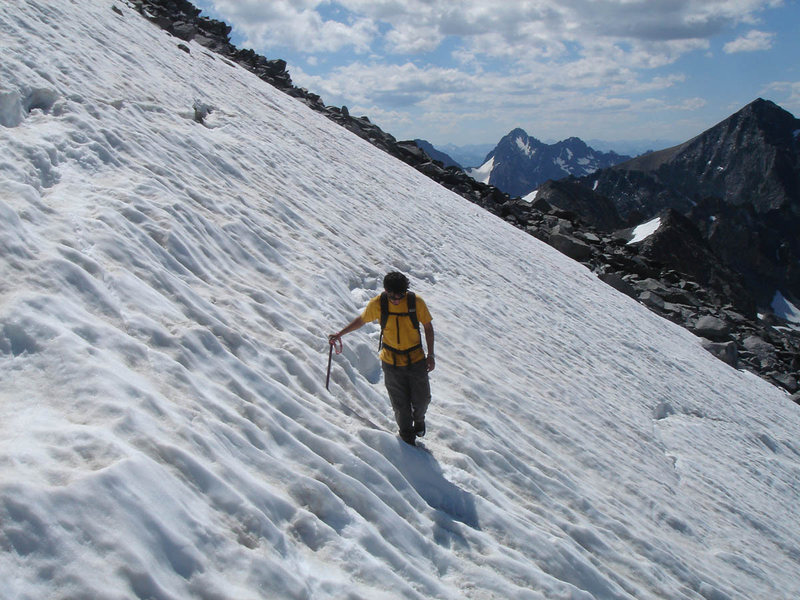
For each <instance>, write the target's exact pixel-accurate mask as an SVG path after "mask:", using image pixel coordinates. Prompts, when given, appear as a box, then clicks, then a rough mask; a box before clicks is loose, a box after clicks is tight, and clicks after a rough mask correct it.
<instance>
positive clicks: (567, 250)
mask: <svg viewBox="0 0 800 600" xmlns="http://www.w3.org/2000/svg"><path fill="white" fill-rule="evenodd" d="M549 243H550V245H551V246H552V247H553V248H555V249H556V250H558V251H559V252H561V253H562V254H566V255H567V256H569V257H570V258H571V259H573V260H578V261H580V260H586V259H587V258H589V257H591V256H592V247H591V246H589V245H588V244H585V243H584V242H581V241H580V240H577V239H575V238H573V237H567V236H566V235H563V234H560V233H556V234H553V235H551V236H550V240H549Z"/></svg>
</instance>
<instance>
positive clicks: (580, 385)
mask: <svg viewBox="0 0 800 600" xmlns="http://www.w3.org/2000/svg"><path fill="white" fill-rule="evenodd" d="M112 7H113V8H116V9H118V10H119V11H120V12H121V14H119V13H118V12H115V11H114V10H112ZM0 35H2V42H3V45H2V56H3V60H2V62H0V86H2V87H0V115H2V126H0V148H2V149H3V150H2V155H0V213H2V215H1V216H0V257H1V258H0V549H2V553H1V554H0V582H2V589H0V596H1V597H2V598H4V599H10V600H20V599H37V600H38V599H42V598H48V599H67V598H70V599H72V598H93V599H106V598H108V599H112V598H113V599H115V600H116V599H122V598H141V599H145V598H147V599H186V598H203V599H231V600H234V599H235V600H243V599H257V598H293V599H294V598H311V599H329V598H330V599H341V598H351V599H356V598H363V599H369V600H372V599H388V598H409V599H412V598H418V599H423V598H443V599H461V598H498V599H508V598H547V599H551V598H570V599H575V600H577V599H581V600H583V599H590V598H596V599H601V598H603V599H605V598H615V599H616V598H620V599H622V598H627V599H631V598H636V599H663V598H685V599H700V598H706V599H724V598H737V599H739V598H740V599H754V598H769V599H784V598H785V599H793V598H796V597H797V596H798V594H799V593H800V577H798V574H799V573H800V568H799V567H800V530H798V527H797V523H798V522H800V518H799V517H800V515H798V502H797V498H798V490H799V489H800V482H799V481H798V478H799V477H800V443H798V442H797V431H798V427H800V417H799V416H798V410H797V406H795V405H794V404H792V403H791V402H790V401H789V399H788V397H787V396H786V395H785V394H783V393H782V392H780V391H778V390H777V389H776V388H774V387H771V386H769V385H768V384H766V383H765V382H764V381H762V380H760V379H758V378H756V377H755V376H753V375H750V374H747V373H742V372H737V371H735V370H732V369H730V368H729V367H727V366H726V365H725V364H723V363H722V362H720V361H718V360H716V359H715V358H713V357H712V356H711V355H710V354H708V353H706V352H705V351H704V350H703V349H702V348H701V346H700V343H699V341H698V340H697V339H696V338H695V337H693V336H692V335H691V334H689V333H688V332H686V331H685V330H683V329H680V328H678V327H677V326H674V325H672V324H670V323H668V322H666V321H663V320H661V319H659V318H657V317H656V316H655V315H653V314H652V313H650V312H648V311H647V310H646V309H644V308H642V307H641V306H639V305H638V304H636V303H635V302H633V301H632V300H631V299H629V298H627V297H626V296H623V295H620V294H618V293H616V292H615V291H614V290H613V289H612V288H611V287H609V286H606V285H604V284H602V283H600V282H599V281H598V280H597V279H596V278H595V277H594V276H593V275H592V274H591V273H590V272H589V271H587V270H586V269H585V268H584V267H582V266H580V265H578V264H577V263H574V262H572V261H570V260H568V259H566V258H565V257H564V256H562V255H560V254H558V253H556V252H555V251H554V250H552V249H551V248H549V247H548V246H546V245H544V244H542V243H540V242H539V241H537V240H536V239H534V238H533V237H530V236H527V235H525V234H524V233H522V232H521V231H519V230H517V229H514V228H512V227H510V226H508V225H507V224H505V223H504V222H503V221H502V220H500V219H497V218H495V217H492V216H490V215H488V214H486V213H484V212H482V211H481V210H480V209H479V208H477V207H475V206H473V205H470V204H469V203H467V202H465V201H464V200H462V199H461V198H459V197H457V196H455V195H453V194H451V193H449V192H447V191H446V190H444V189H443V188H441V187H438V186H437V185H435V184H434V183H432V182H431V181H429V180H427V179H426V178H424V177H423V176H421V175H419V174H418V173H417V172H415V171H414V170H412V169H409V168H407V167H406V166H404V165H402V164H401V163H399V162H397V161H395V160H394V159H392V158H391V157H389V156H388V155H385V154H383V153H381V152H380V151H378V150H376V149H374V148H373V147H371V146H370V145H369V144H367V143H365V142H363V141H362V140H360V139H358V138H356V137H355V136H352V135H350V134H349V133H348V132H346V131H345V130H344V129H342V128H340V127H338V126H336V125H334V124H333V123H331V122H329V121H327V120H325V119H324V118H322V117H320V116H318V115H317V114H315V113H313V112H312V111H310V110H308V109H307V108H306V107H305V106H303V105H302V104H300V103H298V102H296V101H294V100H293V99H291V98H289V97H288V96H285V95H283V94H281V93H279V92H277V91H276V90H274V89H272V88H270V87H269V86H267V85H266V84H263V83H262V82H260V81H259V80H257V79H256V78H255V77H253V76H252V75H251V74H249V73H247V72H246V71H244V70H242V69H240V68H238V67H235V66H233V65H232V64H230V63H228V62H227V61H225V60H223V59H222V58H220V57H218V56H214V55H212V54H210V53H209V52H207V51H206V50H204V49H203V48H202V47H200V46H198V45H196V44H193V43H190V44H188V45H189V47H190V49H191V53H190V54H188V53H186V52H183V51H181V50H180V49H179V48H178V47H177V43H178V40H176V39H174V38H171V37H170V36H168V35H167V34H165V33H164V32H162V31H161V30H158V29H157V28H155V27H154V26H152V25H150V24H149V23H147V22H146V21H144V20H143V19H141V17H139V16H138V15H137V14H136V13H134V12H133V11H132V10H130V9H129V8H128V7H127V6H126V5H125V4H124V3H121V2H115V1H112V0H93V1H92V2H71V1H68V0H47V1H46V2H45V1H44V0H41V1H33V0H29V1H22V0H11V1H10V2H6V3H5V6H4V10H3V11H0ZM195 106H197V107H198V108H199V109H200V112H201V113H202V114H206V113H207V117H206V118H205V120H204V123H202V124H201V123H198V122H196V121H195V120H194V116H195ZM204 107H205V108H204ZM207 108H210V109H211V112H210V113H208V112H207V110H206V109H207ZM391 268H399V269H402V270H404V271H406V272H408V273H409V275H410V276H411V278H412V282H413V286H414V289H416V291H418V292H419V293H420V294H421V295H422V296H424V297H425V299H426V301H427V302H428V305H429V306H430V307H431V310H432V312H433V315H434V323H435V325H436V331H437V358H438V367H437V369H436V371H434V373H433V374H432V386H433V393H434V401H433V404H432V407H431V411H430V413H429V418H428V430H429V433H428V436H427V437H426V438H425V441H424V447H423V448H411V447H407V446H404V445H403V444H402V442H400V441H399V440H398V438H397V437H396V436H395V435H394V433H393V426H392V421H391V418H390V416H389V413H390V410H389V407H388V403H387V401H386V398H385V392H384V390H383V386H382V381H381V379H380V369H379V364H378V362H377V359H376V352H375V346H376V342H377V339H376V338H377V331H376V326H375V325H371V326H368V327H367V328H365V329H363V330H361V331H359V332H356V333H354V334H351V335H349V336H347V337H346V338H345V351H344V353H343V354H342V355H341V356H338V357H336V358H335V364H334V370H333V376H332V384H331V392H330V393H329V392H327V391H326V390H325V388H324V375H325V372H324V371H325V366H326V361H327V342H326V334H327V333H329V332H331V331H334V330H336V329H338V328H340V327H341V326H342V325H343V324H345V323H346V322H347V321H348V320H349V319H350V318H352V317H353V316H354V315H355V314H357V313H358V311H360V310H361V308H362V307H363V306H364V304H365V303H366V301H367V299H368V298H370V297H371V296H372V295H373V294H375V293H377V292H378V291H379V289H380V279H381V277H382V275H383V274H384V272H385V271H386V270H388V269H391Z"/></svg>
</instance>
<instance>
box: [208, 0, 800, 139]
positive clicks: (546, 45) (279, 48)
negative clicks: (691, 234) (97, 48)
mask: <svg viewBox="0 0 800 600" xmlns="http://www.w3.org/2000/svg"><path fill="white" fill-rule="evenodd" d="M195 4H196V5H197V6H198V7H199V8H202V9H203V11H204V12H203V14H205V15H206V16H211V17H214V18H218V19H221V20H224V21H226V22H227V23H228V24H229V25H231V26H232V27H233V34H232V39H233V42H234V43H235V44H236V45H237V46H240V47H247V48H253V49H254V50H256V51H257V52H258V53H260V54H263V55H265V56H267V57H268V58H283V59H284V60H286V61H287V62H288V63H289V72H290V74H291V75H292V79H293V81H294V82H295V84H296V85H299V86H302V87H306V88H308V89H309V90H311V91H313V92H315V93H317V94H319V95H321V96H322V99H323V101H324V102H325V103H326V104H328V105H336V106H341V105H346V106H347V107H348V108H349V109H350V112H351V113H352V114H356V115H367V116H369V117H370V119H371V120H372V121H373V122H375V123H377V124H378V125H379V126H380V127H381V128H383V129H384V130H385V131H388V132H389V133H391V134H392V135H394V136H395V137H397V138H398V139H410V138H424V139H427V140H429V141H431V142H433V143H434V144H436V145H440V146H441V145H444V144H447V143H454V144H457V145H465V144H478V143H496V142H497V141H499V139H500V138H501V137H502V136H504V135H505V134H507V133H508V132H509V131H510V130H511V129H513V128H515V127H522V128H523V129H525V130H526V131H527V132H528V133H529V134H530V135H533V136H535V137H537V138H539V139H541V140H550V141H553V140H561V139H565V138H567V137H570V136H578V137H581V138H583V139H585V140H591V139H601V140H608V141H616V140H625V141H631V140H672V141H675V142H681V141H684V140H687V139H689V138H691V137H693V136H695V135H697V134H698V133H700V132H702V131H704V130H705V129H707V128H709V127H711V126H713V125H714V124H715V123H717V122H719V121H721V120H723V119H724V118H726V117H727V116H729V115H730V114H732V113H734V112H736V111H737V110H739V109H740V108H741V107H743V106H745V105H746V104H748V103H749V102H751V101H753V100H755V99H756V98H758V97H762V98H766V99H769V100H772V101H774V102H776V103H777V104H779V105H780V106H782V107H783V108H785V109H786V110H788V111H790V112H792V113H793V114H794V115H795V116H800V60H798V59H799V58H800V5H799V4H798V0H531V1H523V0H510V1H505V2H499V1H498V0H458V1H456V0H338V1H335V2H334V1H320V0H293V1H286V0H270V1H268V2H265V1H261V0H195Z"/></svg>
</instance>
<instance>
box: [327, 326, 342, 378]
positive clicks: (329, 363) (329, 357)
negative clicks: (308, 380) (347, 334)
mask: <svg viewBox="0 0 800 600" xmlns="http://www.w3.org/2000/svg"><path fill="white" fill-rule="evenodd" d="M337 341H338V342H339V345H338V347H337V348H336V354H341V353H342V340H341V339H339V340H334V339H332V338H328V343H329V344H330V347H331V349H330V350H329V351H328V375H327V376H326V377H325V389H326V390H328V391H330V387H329V386H330V383H331V360H332V359H333V347H334V346H336V342H337Z"/></svg>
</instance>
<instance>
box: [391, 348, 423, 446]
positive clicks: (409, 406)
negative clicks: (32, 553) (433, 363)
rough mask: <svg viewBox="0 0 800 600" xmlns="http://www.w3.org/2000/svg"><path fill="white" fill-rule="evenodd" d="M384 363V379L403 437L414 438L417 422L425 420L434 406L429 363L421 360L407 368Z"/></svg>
mask: <svg viewBox="0 0 800 600" xmlns="http://www.w3.org/2000/svg"><path fill="white" fill-rule="evenodd" d="M382 364H383V379H384V382H385V383H386V391H387V392H389V400H391V401H392V409H393V410H394V419H395V421H397V427H398V429H399V430H400V437H403V438H409V439H414V435H415V433H414V422H417V423H421V422H422V421H424V420H425V412H426V411H427V410H428V404H430V403H431V385H430V381H429V380H428V365H427V362H426V361H424V360H420V361H418V362H415V363H414V364H412V365H408V366H404V367H396V366H394V365H390V364H388V363H382Z"/></svg>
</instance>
